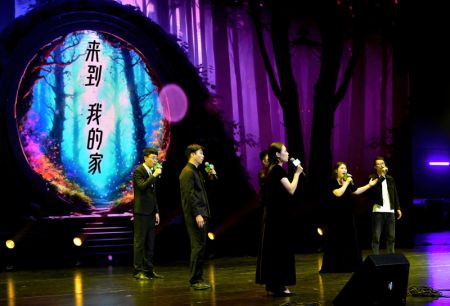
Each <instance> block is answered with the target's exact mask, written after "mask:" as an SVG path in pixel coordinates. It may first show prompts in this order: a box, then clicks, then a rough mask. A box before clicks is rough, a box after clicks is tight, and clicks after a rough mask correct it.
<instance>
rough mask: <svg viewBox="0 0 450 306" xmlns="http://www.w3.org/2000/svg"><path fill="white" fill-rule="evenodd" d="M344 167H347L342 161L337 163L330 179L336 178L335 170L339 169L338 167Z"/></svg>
mask: <svg viewBox="0 0 450 306" xmlns="http://www.w3.org/2000/svg"><path fill="white" fill-rule="evenodd" d="M342 165H345V166H346V167H347V164H346V163H344V162H343V161H338V162H337V163H336V164H335V165H334V168H333V173H332V174H331V177H332V178H337V169H339V167H340V166H342Z"/></svg>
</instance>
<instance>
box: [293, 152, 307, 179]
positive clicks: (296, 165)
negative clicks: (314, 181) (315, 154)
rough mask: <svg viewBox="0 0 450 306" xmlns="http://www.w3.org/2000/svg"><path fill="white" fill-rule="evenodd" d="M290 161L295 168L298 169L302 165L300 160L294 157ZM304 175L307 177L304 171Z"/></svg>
mask: <svg viewBox="0 0 450 306" xmlns="http://www.w3.org/2000/svg"><path fill="white" fill-rule="evenodd" d="M289 161H290V162H291V164H292V165H293V166H294V167H296V168H297V167H298V166H299V165H300V164H301V163H302V162H301V161H300V160H299V159H298V158H293V157H291V158H290V159H289ZM302 175H303V176H306V173H305V171H302Z"/></svg>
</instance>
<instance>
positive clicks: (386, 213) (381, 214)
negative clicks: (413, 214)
mask: <svg viewBox="0 0 450 306" xmlns="http://www.w3.org/2000/svg"><path fill="white" fill-rule="evenodd" d="M373 166H374V168H375V171H376V174H373V175H371V178H374V179H378V182H377V183H376V184H375V186H373V187H372V188H371V189H370V190H369V192H368V195H369V198H370V199H371V202H372V204H373V207H372V252H373V254H375V255H378V254H380V236H381V232H382V231H384V236H385V238H386V249H387V253H389V254H393V253H394V252H395V251H394V245H395V215H396V214H397V219H400V218H401V217H402V211H401V210H400V201H399V198H398V193H397V188H396V186H395V181H394V178H393V177H392V176H390V175H388V174H387V172H388V168H387V167H386V164H385V161H384V158H383V157H382V156H377V157H376V158H375V160H374V162H373Z"/></svg>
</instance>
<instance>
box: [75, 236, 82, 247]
mask: <svg viewBox="0 0 450 306" xmlns="http://www.w3.org/2000/svg"><path fill="white" fill-rule="evenodd" d="M73 244H74V245H76V246H78V247H79V246H81V245H82V244H83V240H81V238H80V237H75V238H73Z"/></svg>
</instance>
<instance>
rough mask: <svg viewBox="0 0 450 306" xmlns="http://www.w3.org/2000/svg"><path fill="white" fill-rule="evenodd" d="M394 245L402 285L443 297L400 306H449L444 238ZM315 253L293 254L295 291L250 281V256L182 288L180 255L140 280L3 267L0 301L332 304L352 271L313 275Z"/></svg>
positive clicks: (125, 273)
mask: <svg viewBox="0 0 450 306" xmlns="http://www.w3.org/2000/svg"><path fill="white" fill-rule="evenodd" d="M425 244H426V243H425ZM398 252H399V253H401V254H403V255H405V257H406V258H407V259H408V261H409V263H410V270H409V282H408V287H411V286H427V287H430V288H432V289H435V290H442V291H441V293H443V294H444V295H447V296H449V297H439V298H432V297H418V296H408V297H407V305H450V291H448V290H449V288H450V281H449V278H450V245H448V244H441V245H429V246H426V245H422V246H419V247H416V248H414V249H402V250H398ZM364 253H365V256H367V251H366V252H364ZM321 260H322V254H321V253H314V254H298V255H297V256H296V263H297V285H296V286H292V287H290V289H291V291H293V292H295V293H296V295H294V296H291V297H282V298H274V297H270V296H266V293H265V290H264V287H263V286H260V285H256V284H255V282H254V278H255V262H256V258H255V257H227V258H217V259H211V260H209V261H208V264H207V266H206V271H205V272H206V273H205V274H206V275H205V276H206V278H207V279H209V281H210V282H211V284H212V288H211V289H209V290H204V291H195V290H192V289H191V288H190V287H189V284H188V277H189V276H188V275H189V271H188V267H187V262H174V263H170V264H165V265H162V266H157V269H156V271H157V272H158V273H160V274H163V275H164V276H165V278H164V279H154V280H146V281H139V280H135V279H134V278H133V277H132V275H131V273H132V269H131V267H129V266H127V267H123V266H105V267H77V268H69V269H51V270H50V269H39V270H31V269H29V270H13V271H3V272H1V273H0V305H3V306H22V305H32V306H41V305H42V306H44V305H45V306H51V305H58V306H63V305H75V306H87V305H95V306H106V305H108V306H109V305H121V306H122V305H136V306H140V305H163V306H166V305H253V306H258V305H283V306H287V305H332V301H333V299H334V298H335V297H336V295H337V294H338V293H339V292H340V291H341V289H342V288H343V287H344V285H345V284H346V283H347V282H348V280H349V279H350V277H351V275H352V274H350V273H330V274H320V273H318V269H319V267H320V265H321ZM360 305H362V306H364V305H365V304H364V302H362V303H361V304H360Z"/></svg>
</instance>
